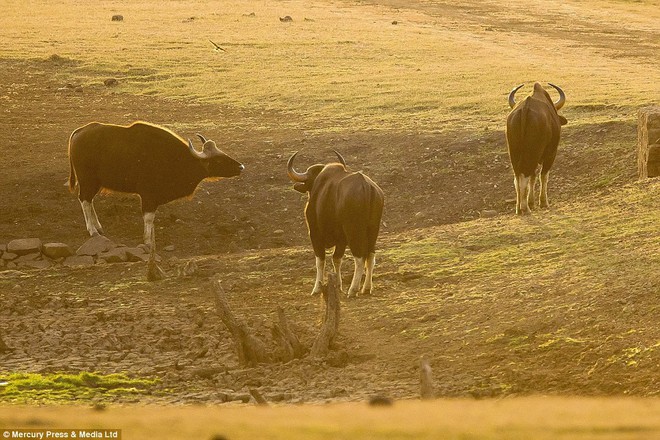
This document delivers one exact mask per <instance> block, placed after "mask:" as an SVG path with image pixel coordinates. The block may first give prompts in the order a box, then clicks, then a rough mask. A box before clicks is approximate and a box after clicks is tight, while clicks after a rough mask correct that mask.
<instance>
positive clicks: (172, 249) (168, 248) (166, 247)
mask: <svg viewBox="0 0 660 440" xmlns="http://www.w3.org/2000/svg"><path fill="white" fill-rule="evenodd" d="M163 249H164V250H165V251H167V252H172V251H174V249H175V247H174V245H173V244H170V245H167V246H165V247H164V248H163Z"/></svg>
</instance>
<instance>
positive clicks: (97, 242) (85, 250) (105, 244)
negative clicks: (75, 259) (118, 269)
mask: <svg viewBox="0 0 660 440" xmlns="http://www.w3.org/2000/svg"><path fill="white" fill-rule="evenodd" d="M115 247H116V246H115V244H114V243H113V242H112V241H110V239H109V238H107V237H104V236H103V235H95V236H93V237H91V238H90V239H89V240H87V241H86V242H85V243H83V245H82V246H80V247H79V248H78V250H77V251H76V255H81V256H84V255H90V256H96V255H99V254H100V253H102V252H107V251H109V250H111V249H114V248H115Z"/></svg>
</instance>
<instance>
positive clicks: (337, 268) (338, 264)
mask: <svg viewBox="0 0 660 440" xmlns="http://www.w3.org/2000/svg"><path fill="white" fill-rule="evenodd" d="M341 262H342V258H341V257H339V258H334V257H333V258H332V265H333V266H334V267H335V273H336V274H337V288H338V289H339V291H340V292H343V291H344V286H343V285H342V282H341Z"/></svg>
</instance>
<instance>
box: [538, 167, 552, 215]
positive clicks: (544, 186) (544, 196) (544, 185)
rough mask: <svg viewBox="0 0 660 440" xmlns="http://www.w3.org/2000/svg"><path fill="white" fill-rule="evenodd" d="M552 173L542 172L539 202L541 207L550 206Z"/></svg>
mask: <svg viewBox="0 0 660 440" xmlns="http://www.w3.org/2000/svg"><path fill="white" fill-rule="evenodd" d="M549 174H550V173H545V174H541V195H540V200H539V203H540V204H541V208H547V207H548V206H550V204H549V203H548V177H549Z"/></svg>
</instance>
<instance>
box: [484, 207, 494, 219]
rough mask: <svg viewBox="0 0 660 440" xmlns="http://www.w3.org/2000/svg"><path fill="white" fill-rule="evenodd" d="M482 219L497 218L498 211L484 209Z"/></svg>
mask: <svg viewBox="0 0 660 440" xmlns="http://www.w3.org/2000/svg"><path fill="white" fill-rule="evenodd" d="M481 217H482V218H493V217H497V211H495V210H494V209H484V210H483V211H481Z"/></svg>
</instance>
